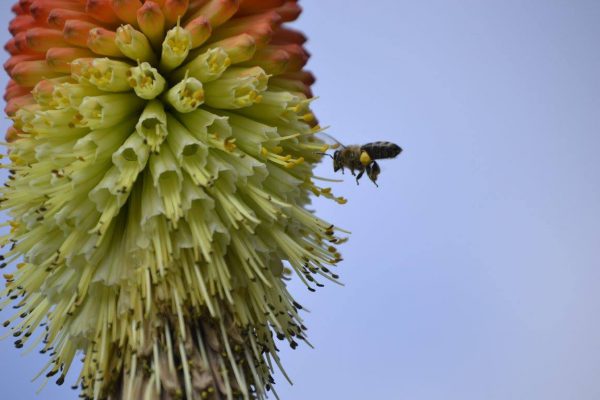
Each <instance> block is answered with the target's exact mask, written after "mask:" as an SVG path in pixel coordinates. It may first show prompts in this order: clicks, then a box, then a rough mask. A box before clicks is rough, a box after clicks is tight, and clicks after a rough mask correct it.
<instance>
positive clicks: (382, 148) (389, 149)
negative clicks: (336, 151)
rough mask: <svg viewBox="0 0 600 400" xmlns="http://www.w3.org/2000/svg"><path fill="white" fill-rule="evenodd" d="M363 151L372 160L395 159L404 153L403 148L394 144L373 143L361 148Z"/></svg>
mask: <svg viewBox="0 0 600 400" xmlns="http://www.w3.org/2000/svg"><path fill="white" fill-rule="evenodd" d="M361 150H364V151H366V152H367V153H368V154H369V155H370V156H371V158H372V159H374V160H377V159H380V158H394V157H396V156H397V155H398V154H400V153H401V152H402V148H401V147H400V146H398V145H397V144H395V143H392V142H373V143H367V144H365V145H363V146H361Z"/></svg>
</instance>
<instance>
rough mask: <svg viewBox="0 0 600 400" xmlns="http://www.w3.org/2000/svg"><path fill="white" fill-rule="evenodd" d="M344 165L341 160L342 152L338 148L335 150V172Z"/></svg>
mask: <svg viewBox="0 0 600 400" xmlns="http://www.w3.org/2000/svg"><path fill="white" fill-rule="evenodd" d="M343 166H344V165H343V164H342V160H341V152H340V150H336V151H334V152H333V172H337V171H338V170H339V169H340V168H342V167H343Z"/></svg>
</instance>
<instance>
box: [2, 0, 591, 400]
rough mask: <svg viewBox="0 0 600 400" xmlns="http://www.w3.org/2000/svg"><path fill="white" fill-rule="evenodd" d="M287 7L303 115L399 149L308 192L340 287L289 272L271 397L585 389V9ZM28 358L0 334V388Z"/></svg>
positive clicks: (349, 139) (346, 135)
mask: <svg viewBox="0 0 600 400" xmlns="http://www.w3.org/2000/svg"><path fill="white" fill-rule="evenodd" d="M301 4H302V5H303V7H304V9H305V12H304V14H303V16H302V17H301V20H300V21H299V22H298V23H297V24H296V25H295V26H296V27H299V28H300V29H302V30H303V31H304V32H306V34H307V35H308V36H309V38H310V42H309V43H308V49H309V51H310V52H311V53H312V59H311V61H310V64H309V67H310V69H311V70H313V71H314V72H315V74H316V75H317V77H318V82H317V83H316V85H315V88H314V89H315V94H316V95H317V96H319V99H318V100H317V101H316V102H315V103H314V109H315V111H316V113H317V115H318V117H319V119H320V120H321V122H322V124H323V125H331V128H330V130H329V133H331V134H332V135H334V136H336V137H337V138H338V139H339V140H341V141H342V142H344V143H346V144H353V143H358V144H361V143H366V142H370V141H376V140H390V141H394V142H396V143H398V144H399V145H401V146H402V147H403V148H404V152H403V153H402V155H401V156H400V157H399V158H398V159H395V160H389V161H383V162H382V163H381V167H382V170H383V171H382V174H381V176H380V179H379V184H380V187H379V188H375V187H374V186H373V185H371V184H370V182H368V181H367V180H366V179H364V180H363V181H362V184H361V185H360V186H356V185H355V183H354V181H353V180H352V179H351V177H349V176H346V177H345V178H346V180H345V182H344V183H342V184H336V185H335V186H334V191H336V192H337V193H338V194H340V195H344V196H345V197H347V198H349V203H348V204H347V205H344V206H339V205H337V204H332V203H330V202H327V201H321V200H320V199H318V200H317V201H315V204H314V208H316V209H318V210H319V212H320V214H321V215H322V216H324V217H326V218H328V219H329V220H332V221H334V222H335V223H337V224H338V225H340V226H343V227H344V228H346V229H348V230H350V231H352V232H353V235H352V238H351V240H350V242H348V244H346V245H345V246H344V248H343V252H344V259H345V261H344V262H343V263H342V264H341V266H340V267H338V268H339V269H340V274H341V275H342V277H343V281H344V282H345V284H346V286H345V287H343V288H342V287H333V286H331V287H327V288H325V289H323V290H321V291H320V293H319V292H318V293H316V294H312V293H309V292H308V291H306V290H305V289H303V288H302V287H300V286H299V285H294V289H295V291H296V292H297V293H298V297H299V299H300V300H301V301H300V302H301V303H303V304H304V305H306V307H307V308H309V309H310V310H311V312H310V313H308V314H307V315H306V323H305V324H306V325H307V326H308V327H309V334H310V335H309V339H310V340H311V342H312V343H313V344H314V345H315V347H316V349H315V350H311V349H309V348H307V347H306V346H301V347H300V348H299V349H297V350H295V351H292V350H289V349H283V353H284V354H283V359H284V362H285V365H287V371H288V373H289V374H290V375H291V376H292V378H293V380H294V385H293V386H289V385H287V383H285V382H284V380H283V378H282V377H278V379H277V381H278V385H277V389H278V391H279V393H280V394H281V396H282V399H285V400H300V399H307V398H310V399H319V400H321V399H348V400H359V399H367V398H368V399H394V400H395V399H410V400H437V399H449V400H454V399H456V400H459V399H460V400H479V399H490V400H495V399H497V400H505V399H511V400H512V399H517V400H520V399H523V400H525V399H527V400H562V399H578V400H597V399H598V398H600V381H599V380H598V376H599V375H600V345H599V338H600V321H599V317H598V316H599V315H600V313H599V311H600V295H599V292H598V287H600V268H599V264H600V257H598V248H599V247H600V239H599V238H600V235H599V233H600V232H599V231H600V228H599V224H598V222H599V221H600V161H599V160H600V159H599V157H598V155H597V152H598V149H599V148H600V112H599V110H600V79H599V76H598V71H600V51H599V50H598V49H599V47H598V38H600V25H599V24H598V21H599V20H600V2H597V1H583V0H581V1H570V2H566V1H551V0H546V1H536V0H530V1H527V2H524V1H512V0H507V1H492V0H489V1H474V0H462V1H458V0H444V1H442V0H438V1H434V0H431V1H420V2H416V1H411V2H407V1H392V0H374V1H372V2H350V1H342V0H328V1H317V0H304V1H302V2H301ZM8 9H9V6H8V5H7V4H3V5H2V6H0V10H1V11H3V13H2V15H3V18H5V23H6V19H7V18H8V14H7V13H8ZM3 35H4V36H3V37H1V39H2V40H3V41H5V40H6V39H7V38H8V34H7V33H3ZM2 79H3V82H4V80H5V79H6V78H5V77H3V78H2ZM319 174H320V175H327V176H330V177H333V170H332V168H331V165H330V162H328V163H325V164H324V165H323V166H322V167H321V168H320V169H319ZM340 177H341V175H340ZM44 362H45V358H42V357H37V356H36V355H35V354H32V355H29V356H27V357H21V356H20V355H19V353H18V351H16V350H15V349H14V348H13V347H12V344H11V341H10V340H6V341H2V342H0V371H1V372H2V373H1V374H0V383H1V384H2V388H3V389H2V394H3V397H6V398H15V399H34V398H36V397H35V396H34V394H33V393H34V392H35V389H36V387H37V385H36V384H33V385H32V384H30V383H29V380H30V378H31V377H32V376H33V375H34V374H35V373H36V372H37V370H38V368H40V367H41V366H42V365H43V363H44ZM66 386H67V385H65V387H63V388H60V389H57V388H56V387H54V386H53V384H52V385H48V388H46V389H45V390H44V391H43V392H42V395H41V396H40V397H37V398H44V399H67V398H73V399H75V398H77V396H76V394H75V392H73V393H71V392H70V391H69V389H68V388H67V387H66ZM69 396H70V397H69Z"/></svg>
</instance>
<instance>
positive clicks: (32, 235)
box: [0, 0, 345, 399]
mask: <svg viewBox="0 0 600 400" xmlns="http://www.w3.org/2000/svg"><path fill="white" fill-rule="evenodd" d="M12 10H13V12H14V13H15V14H16V16H15V18H14V19H13V20H12V21H11V23H10V27H9V28H10V31H11V33H12V34H13V38H12V39H11V40H10V41H9V42H8V43H7V44H6V49H7V51H8V52H9V53H10V54H11V57H10V59H9V60H8V61H7V62H6V64H5V69H6V71H7V72H8V74H9V75H10V77H11V80H10V83H9V84H8V87H7V89H6V93H5V99H6V100H7V107H6V113H7V114H8V115H9V117H10V118H11V120H12V121H13V125H12V127H11V128H10V129H9V131H8V133H7V136H6V137H7V147H8V155H7V156H5V163H4V164H3V166H4V167H5V168H7V169H8V170H9V171H10V175H9V180H8V181H7V183H6V184H5V185H4V187H3V188H2V189H1V190H0V208H1V209H2V210H4V211H5V212H6V213H7V215H9V218H10V219H9V221H8V222H7V223H6V224H4V226H6V229H7V230H8V229H10V232H9V233H6V235H5V236H3V237H2V238H1V243H0V245H1V246H2V249H3V254H2V255H1V256H0V258H1V261H0V262H1V265H0V267H2V268H4V267H6V266H11V265H12V266H15V267H16V268H14V272H11V273H7V274H5V278H6V289H5V290H4V292H3V293H2V295H3V296H4V300H3V301H0V307H6V306H8V305H10V304H13V307H15V308H18V311H17V312H16V314H15V315H14V316H13V317H12V318H10V319H9V320H7V321H6V322H5V323H4V326H5V327H9V329H10V330H11V332H12V334H13V335H14V336H15V337H16V338H17V340H16V342H15V344H16V346H17V347H19V348H21V347H26V348H29V349H36V348H38V349H39V348H40V347H41V352H42V353H48V354H49V355H50V360H49V362H48V364H47V366H46V368H45V369H44V370H43V371H42V372H41V374H45V375H46V377H47V379H54V380H56V382H57V383H58V384H62V383H63V382H64V380H65V376H66V374H67V372H68V371H69V369H70V367H71V366H72V363H73V361H74V358H75V356H76V354H78V353H81V354H83V356H84V357H83V364H82V366H81V373H80V374H79V375H78V378H77V381H76V382H74V386H73V388H74V389H79V390H81V397H83V398H88V399H106V398H109V399H117V398H119V399H142V398H144V399H184V398H185V399H249V398H255V399H264V398H266V396H267V392H268V391H269V390H273V387H272V384H273V383H274V381H273V371H274V368H276V367H277V366H279V367H280V368H281V364H280V360H279V357H278V353H277V346H276V341H277V340H281V341H287V342H288V343H289V344H290V345H291V346H292V347H293V348H295V347H296V346H297V345H298V343H299V342H301V341H306V335H305V330H306V327H305V326H304V325H303V323H302V320H301V316H300V315H299V310H300V309H301V308H302V307H301V306H300V305H299V304H298V303H297V302H296V301H294V299H293V298H292V296H291V294H290V293H289V292H288V290H287V286H286V281H287V280H289V279H292V278H294V279H300V280H302V281H303V282H304V283H305V284H306V286H307V288H308V289H309V290H311V291H314V290H315V289H316V288H317V287H320V286H322V285H323V282H324V281H326V280H327V281H332V282H337V280H338V276H337V275H336V274H335V273H334V272H333V271H332V268H334V267H335V265H336V264H337V263H338V262H339V261H340V260H341V256H340V254H339V252H338V250H337V248H336V246H337V245H338V244H340V243H341V242H343V241H344V240H345V238H342V237H341V236H340V231H341V230H340V229H338V228H337V227H334V226H333V225H332V224H331V223H328V222H325V221H323V220H321V219H320V218H318V217H317V216H315V215H314V213H313V212H311V211H308V210H307V209H306V206H307V205H308V204H309V203H310V195H311V193H315V194H317V195H323V196H326V197H329V198H332V199H334V200H336V201H338V202H339V203H344V202H345V200H344V199H343V198H337V197H335V196H333V195H332V194H331V190H330V189H328V188H319V187H317V186H316V185H315V183H314V179H315V176H314V175H313V168H314V166H315V164H316V163H317V162H319V161H320V158H321V155H320V154H319V153H321V152H323V151H326V150H327V145H326V144H324V143H323V142H322V141H321V140H319V139H318V137H315V134H316V133H318V132H319V131H320V129H321V128H320V127H319V125H318V124H317V121H316V119H315V117H314V115H313V113H312V112H311V110H310V102H311V99H312V94H311V89H310V85H311V84H312V83H313V81H314V78H313V76H312V75H311V74H310V73H309V72H307V71H305V70H304V69H303V68H304V65H305V63H306V61H307V59H308V54H307V52H306V51H305V50H304V48H303V43H304V41H305V37H304V36H303V35H302V34H301V33H300V32H298V31H295V30H293V29H291V28H289V27H288V26H287V25H286V23H287V22H290V21H293V20H294V19H296V18H297V16H298V15H299V13H300V8H299V6H298V4H297V2H296V1H294V0H146V1H143V0H20V1H19V2H18V3H17V4H16V5H15V6H14V7H13V9H12ZM341 232H342V234H343V231H341Z"/></svg>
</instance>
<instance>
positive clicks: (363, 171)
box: [356, 167, 369, 185]
mask: <svg viewBox="0 0 600 400" xmlns="http://www.w3.org/2000/svg"><path fill="white" fill-rule="evenodd" d="M367 168H369V167H367ZM364 173H365V170H364V169H361V170H360V172H359V173H358V175H356V184H357V185H358V184H359V183H358V180H359V179H360V178H362V176H363V174H364Z"/></svg>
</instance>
